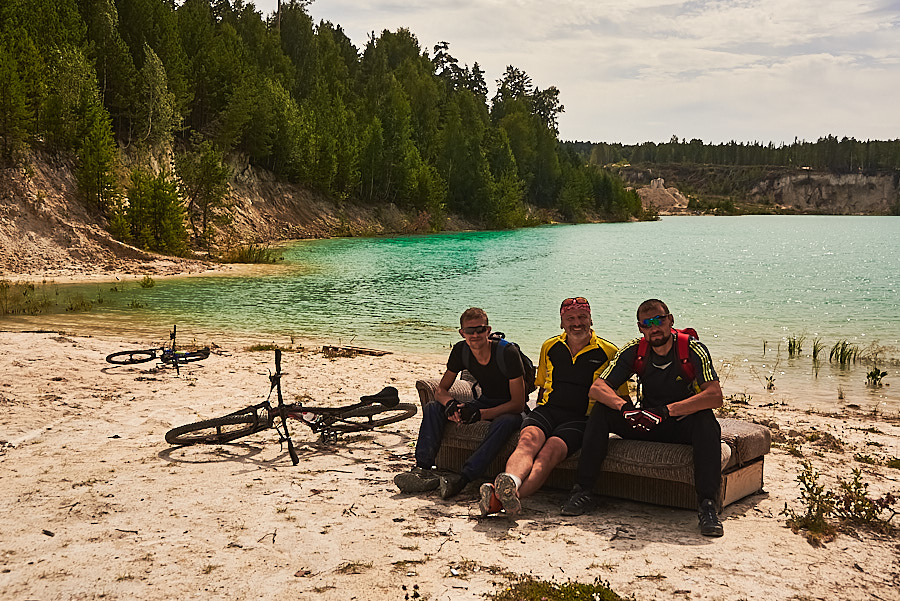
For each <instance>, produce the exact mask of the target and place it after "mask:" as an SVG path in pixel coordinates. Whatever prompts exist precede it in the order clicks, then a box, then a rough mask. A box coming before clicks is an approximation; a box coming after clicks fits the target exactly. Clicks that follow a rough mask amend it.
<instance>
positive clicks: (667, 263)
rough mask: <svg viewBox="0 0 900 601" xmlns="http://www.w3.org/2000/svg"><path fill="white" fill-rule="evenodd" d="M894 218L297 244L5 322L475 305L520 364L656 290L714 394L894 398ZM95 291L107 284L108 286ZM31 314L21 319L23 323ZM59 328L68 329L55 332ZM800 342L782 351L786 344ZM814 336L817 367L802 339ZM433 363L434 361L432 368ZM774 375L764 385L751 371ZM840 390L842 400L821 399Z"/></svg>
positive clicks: (862, 401) (419, 327) (380, 336)
mask: <svg viewBox="0 0 900 601" xmlns="http://www.w3.org/2000/svg"><path fill="white" fill-rule="evenodd" d="M898 223H900V222H898V220H897V219H896V218H888V217H885V218H873V217H808V216H804V217H769V216H767V217H735V218H710V217H696V218H694V217H679V218H667V219H664V220H662V221H660V222H655V223H627V224H592V225H579V226H555V227H542V228H533V229H527V230H516V231H511V232H467V233H453V234H440V235H433V236H401V237H394V238H378V239H334V240H318V241H304V242H298V243H295V244H293V245H291V246H289V247H288V248H287V249H286V250H285V253H284V257H285V263H284V264H282V265H279V266H277V267H268V266H259V267H256V268H254V269H253V270H252V271H251V272H244V273H242V275H240V276H236V277H214V276H204V277H192V278H177V279H166V280H159V281H158V282H157V285H156V286H155V287H153V288H149V289H142V288H140V287H139V286H138V285H137V284H136V282H127V283H121V282H119V283H117V284H116V286H115V287H114V286H113V285H112V284H102V285H98V284H90V285H81V286H54V287H52V289H53V294H54V295H55V296H63V297H64V296H66V295H78V294H81V295H82V296H83V297H84V298H86V299H88V300H92V301H93V302H92V304H93V310H92V312H91V313H89V314H72V313H69V314H66V313H63V314H59V315H54V316H51V317H46V316H45V317H40V318H34V319H31V318H17V319H15V320H12V319H7V320H5V321H6V322H7V324H5V325H9V326H10V327H12V325H13V324H20V325H22V327H26V326H27V327H28V328H29V329H35V326H36V324H46V327H49V326H50V324H53V323H55V324H58V325H59V326H62V327H64V328H66V329H73V328H74V329H76V330H79V329H82V328H83V327H90V328H97V329H100V328H102V329H103V330H105V331H109V332H111V333H122V334H127V335H128V336H135V337H137V336H139V337H142V338H145V337H151V338H152V339H158V338H160V337H161V336H165V334H166V332H168V330H169V329H170V328H171V325H172V324H173V323H177V324H178V325H179V332H185V333H186V334H187V333H188V332H194V333H196V334H195V335H197V336H202V337H214V336H218V335H222V336H226V335H232V334H252V335H254V336H257V337H259V338H263V339H271V340H282V341H287V340H288V339H289V337H291V336H294V337H298V338H310V339H313V340H319V341H327V342H329V343H343V344H349V343H351V341H352V343H353V344H356V345H362V346H374V347H381V348H390V349H396V350H403V351H413V352H416V353H418V354H428V355H431V354H434V353H438V354H442V353H443V352H444V349H446V348H448V347H449V345H450V344H452V343H453V342H454V341H455V340H456V339H458V334H457V333H456V328H457V327H458V321H457V320H458V316H459V314H460V313H461V312H462V310H463V309H465V308H466V307H469V306H472V305H476V306H481V307H483V308H484V309H485V310H486V311H487V312H488V314H489V315H490V318H491V324H492V325H493V326H494V328H495V329H499V330H502V331H504V332H506V333H507V335H508V337H509V338H511V339H513V340H515V341H516V342H519V343H520V344H521V345H522V347H523V348H524V350H525V351H526V352H527V353H528V354H529V355H531V356H532V357H534V358H537V355H538V350H539V348H540V343H541V341H543V340H544V339H545V338H547V337H549V336H551V335H553V334H555V333H556V332H558V331H559V319H558V307H559V302H560V300H561V299H562V298H564V297H566V296H576V295H583V296H587V297H588V298H589V299H590V301H591V305H592V308H593V318H594V325H595V329H596V330H597V332H598V333H599V334H600V335H601V336H603V337H605V338H607V339H609V340H611V341H613V342H614V343H619V344H621V343H624V342H625V341H627V340H629V339H630V338H632V337H634V336H637V335H638V332H637V329H636V327H635V324H634V322H635V315H634V311H635V308H636V306H637V304H638V303H639V302H640V301H642V300H644V299H646V298H650V297H657V298H662V299H664V300H665V301H666V302H667V303H668V304H669V307H670V309H671V310H672V311H673V314H674V315H675V318H676V326H678V325H680V326H687V325H691V326H693V327H695V328H696V329H697V330H698V332H699V333H700V337H701V340H703V342H705V343H706V344H707V345H708V346H709V348H710V350H711V352H712V354H713V357H714V358H715V359H716V360H717V361H718V362H720V367H719V369H720V372H721V373H720V375H721V377H722V379H723V381H724V383H725V387H726V393H727V394H728V393H731V394H734V393H747V394H750V395H751V397H752V399H753V400H752V402H753V403H754V404H759V403H763V402H776V403H777V402H782V401H783V402H787V403H789V404H791V405H800V406H806V405H807V404H809V403H813V404H816V405H820V406H822V405H824V406H829V407H837V406H839V405H840V404H841V403H843V404H846V403H856V404H859V405H860V406H862V407H866V408H868V407H873V406H880V407H882V408H884V407H889V408H892V409H893V410H895V411H896V410H897V409H898V408H900V402H898V396H900V392H894V390H897V389H898V388H900V377H898V376H900V372H898V366H897V365H896V363H893V364H891V363H889V362H888V361H887V359H888V358H894V359H896V358H897V357H898V356H900V352H898V351H897V348H898V347H900V320H898V319H896V317H895V315H896V312H897V307H898V305H900V303H898V296H897V291H898V279H900V274H898V270H897V268H896V266H897V265H898V264H900V260H898V259H900V256H898V255H900V250H898V245H897V244H896V234H897V225H896V224H898ZM110 288H114V289H113V290H110ZM29 324H30V325H29ZM67 324H68V325H67ZM792 336H804V337H805V339H806V340H805V343H804V348H803V349H802V352H801V356H800V357H799V358H793V359H791V358H788V352H787V340H788V338H790V337H792ZM816 338H818V339H820V340H821V341H822V343H823V344H824V345H825V350H824V351H823V362H822V364H821V365H820V367H819V369H818V373H816V372H815V370H814V369H813V364H812V360H811V358H810V356H809V355H810V354H811V352H812V345H813V341H814V340H815V339H816ZM840 340H847V341H848V343H850V344H855V345H857V346H858V347H859V349H860V350H861V351H862V352H863V353H864V354H865V353H868V354H871V353H873V352H874V351H877V350H878V349H879V348H880V347H884V348H883V349H882V351H881V353H880V355H879V357H880V358H881V360H882V362H883V363H882V365H883V369H885V370H887V371H888V372H889V375H888V376H887V377H885V380H884V381H885V383H886V384H890V383H892V382H896V383H897V384H896V386H895V387H894V388H892V387H890V386H887V387H883V388H881V389H870V388H866V387H865V379H866V378H865V373H866V371H867V370H868V366H865V365H851V366H850V368H849V369H840V368H839V367H837V366H835V365H833V364H830V363H828V361H827V355H828V351H829V350H830V349H831V346H832V345H834V344H835V343H836V342H838V341H840ZM440 360H442V359H436V361H440ZM770 376H774V378H775V389H774V391H767V390H766V387H765V381H766V378H767V377H770ZM839 390H841V391H843V395H844V399H843V400H841V399H838V395H839Z"/></svg>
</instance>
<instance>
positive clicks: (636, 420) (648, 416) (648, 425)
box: [625, 405, 669, 432]
mask: <svg viewBox="0 0 900 601" xmlns="http://www.w3.org/2000/svg"><path fill="white" fill-rule="evenodd" d="M633 413H634V414H633V415H632V416H631V418H630V419H629V418H628V417H627V416H626V418H625V419H628V421H629V422H630V423H631V427H632V428H637V429H638V430H643V431H644V432H649V431H650V430H652V429H653V428H655V427H656V426H658V425H659V424H661V423H663V422H664V421H665V420H666V419H667V418H668V417H669V408H668V407H667V406H665V405H661V406H659V407H650V408H648V409H641V410H640V411H634V412H633Z"/></svg>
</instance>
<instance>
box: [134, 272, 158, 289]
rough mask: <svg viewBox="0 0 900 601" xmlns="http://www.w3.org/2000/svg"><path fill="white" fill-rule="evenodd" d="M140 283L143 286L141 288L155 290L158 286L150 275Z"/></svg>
mask: <svg viewBox="0 0 900 601" xmlns="http://www.w3.org/2000/svg"><path fill="white" fill-rule="evenodd" d="M138 283H139V284H140V285H141V288H153V287H154V286H156V282H155V281H153V278H151V277H150V276H149V275H145V276H144V277H143V279H142V280H141V281H140V282H138Z"/></svg>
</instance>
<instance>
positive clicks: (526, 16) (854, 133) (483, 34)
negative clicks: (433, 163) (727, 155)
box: [253, 0, 900, 146]
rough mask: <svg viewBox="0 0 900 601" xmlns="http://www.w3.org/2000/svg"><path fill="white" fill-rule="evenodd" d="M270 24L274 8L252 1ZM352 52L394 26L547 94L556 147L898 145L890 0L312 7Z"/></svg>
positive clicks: (897, 18)
mask: <svg viewBox="0 0 900 601" xmlns="http://www.w3.org/2000/svg"><path fill="white" fill-rule="evenodd" d="M253 4H255V6H256V8H257V10H259V11H261V12H262V13H263V14H265V15H268V14H270V13H272V12H274V11H275V8H276V5H277V0H255V1H254V2H253ZM307 10H308V11H309V13H310V14H311V15H312V17H313V19H314V21H315V22H316V23H318V22H319V21H321V20H326V21H331V22H332V23H334V24H336V25H340V26H341V27H342V28H343V29H344V31H345V33H346V34H347V35H348V36H349V37H350V39H351V40H352V41H353V43H354V44H355V45H356V46H357V47H359V48H360V49H361V48H362V47H363V46H364V45H365V43H366V42H367V40H368V39H369V37H370V35H371V34H372V33H373V32H374V33H375V34H376V36H377V35H379V34H380V33H381V31H383V30H385V29H388V30H391V31H396V30H397V29H399V28H402V27H405V28H407V29H409V30H410V31H411V32H412V33H413V34H414V35H415V36H416V38H417V39H418V40H419V44H420V46H421V47H422V49H423V51H424V50H427V51H428V53H429V55H430V56H433V54H434V51H433V49H434V45H435V44H436V43H438V42H441V41H446V42H448V43H449V44H450V48H449V50H450V54H452V55H453V56H454V57H456V58H457V59H458V60H459V62H460V64H461V65H468V66H471V65H472V64H473V63H475V62H476V61H477V62H478V64H479V65H480V66H481V68H482V69H483V70H484V71H485V80H486V81H487V83H488V87H489V89H490V90H491V91H490V95H493V92H494V90H495V89H496V80H497V79H498V78H500V77H501V76H502V74H503V72H504V71H505V69H506V67H507V65H513V66H515V67H517V68H519V69H520V70H522V71H524V72H526V73H527V74H528V75H529V76H530V77H531V79H532V81H533V82H534V84H535V85H536V86H537V87H539V88H541V89H544V88H548V87H550V86H556V87H557V88H558V89H559V91H560V100H561V102H562V104H563V105H564V107H565V112H563V113H562V114H561V115H559V130H560V131H559V136H560V139H562V140H582V141H591V142H621V143H624V144H636V143H640V142H647V141H652V142H667V141H669V140H670V139H671V138H672V136H677V137H678V138H679V139H687V140H690V139H693V138H698V139H700V140H703V141H704V142H707V143H720V142H729V141H731V140H735V141H738V142H761V143H764V144H767V143H769V142H772V143H774V144H775V145H776V146H778V145H779V144H781V143H786V144H790V143H792V142H793V141H794V140H795V139H799V140H809V141H815V140H817V139H818V138H820V137H823V136H826V135H834V136H837V137H838V138H842V137H844V136H847V137H853V138H856V139H857V140H893V139H897V138H900V110H898V107H900V0H720V1H715V0H693V1H680V0H615V1H610V0H557V1H555V2H553V1H547V0H450V1H447V2H434V1H432V0H387V1H374V0H315V1H314V2H313V3H312V4H311V5H309V7H308V9H307Z"/></svg>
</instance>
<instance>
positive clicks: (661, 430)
mask: <svg viewBox="0 0 900 601" xmlns="http://www.w3.org/2000/svg"><path fill="white" fill-rule="evenodd" d="M637 318H638V329H639V330H640V332H641V333H642V334H643V338H644V339H645V340H646V347H647V349H648V350H647V351H645V352H646V357H645V358H644V359H643V363H644V365H643V366H642V367H641V373H640V374H638V376H639V382H638V384H639V388H638V390H639V406H638V407H635V406H634V405H633V404H632V403H631V401H626V400H624V399H622V398H621V397H620V396H619V395H617V394H616V393H615V392H614V389H615V388H617V387H618V386H620V385H621V384H622V383H624V382H626V381H627V380H628V379H629V378H630V377H631V376H632V374H634V373H635V371H636V369H635V362H636V358H637V357H638V354H639V349H640V348H641V339H640V338H637V339H635V340H633V341H631V342H630V343H628V344H627V345H625V346H624V347H623V348H622V349H621V350H620V351H619V353H618V354H617V355H616V356H615V358H614V359H613V361H612V362H611V363H610V364H609V366H608V367H607V368H606V369H605V370H604V371H603V373H601V374H600V377H599V378H597V380H596V381H595V382H594V384H593V386H591V391H590V397H591V398H592V399H594V400H596V401H597V406H596V407H595V408H594V411H593V413H591V417H590V418H589V419H588V423H587V428H586V430H585V434H584V443H583V447H582V451H581V457H580V458H579V461H578V471H577V473H576V476H575V487H574V489H573V490H572V494H571V496H570V497H569V499H568V500H567V501H566V504H565V505H564V506H563V508H562V514H563V515H581V514H582V513H584V512H585V511H587V510H589V509H591V508H592V507H593V506H594V505H595V499H594V495H593V488H594V485H595V484H596V482H597V478H598V477H599V475H600V470H601V466H602V465H603V460H604V459H605V458H606V452H607V450H608V447H609V434H610V432H613V433H615V434H618V435H619V436H621V437H622V438H629V439H637V440H652V441H657V442H674V443H682V444H689V445H692V446H693V449H694V482H695V485H696V489H697V502H698V505H699V511H698V517H699V520H700V533H701V534H703V535H704V536H722V534H723V533H724V530H723V527H722V523H721V522H720V521H719V516H718V513H717V512H716V507H717V499H718V496H719V488H720V484H721V469H722V466H721V447H720V438H721V435H722V432H721V428H720V427H719V422H718V421H717V420H716V416H715V414H714V413H713V409H717V408H718V407H721V406H722V388H721V386H720V385H719V377H718V375H716V371H715V369H714V368H713V364H712V359H711V358H710V355H709V351H708V350H707V348H706V346H705V345H703V344H702V343H701V342H700V341H699V340H697V339H695V338H689V339H688V341H687V344H684V345H683V347H686V348H687V357H686V358H687V359H688V361H690V363H691V365H692V368H691V369H690V373H691V374H693V377H692V378H689V377H685V373H686V372H685V369H684V368H683V367H682V366H681V359H683V358H684V357H679V356H678V346H679V345H678V338H676V337H681V336H687V334H686V333H684V332H675V331H674V330H673V329H672V326H673V325H674V323H675V321H674V318H673V317H672V315H671V313H669V308H668V307H667V306H666V304H665V303H664V302H662V301H661V300H658V299H650V300H647V301H644V302H643V303H641V305H640V306H639V307H638V311H637Z"/></svg>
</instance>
